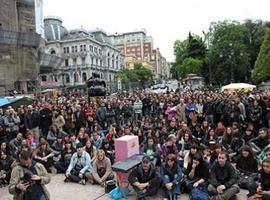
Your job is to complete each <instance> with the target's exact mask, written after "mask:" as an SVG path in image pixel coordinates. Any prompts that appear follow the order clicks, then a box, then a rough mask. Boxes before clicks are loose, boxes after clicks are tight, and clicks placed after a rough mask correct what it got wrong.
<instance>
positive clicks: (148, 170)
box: [128, 155, 162, 200]
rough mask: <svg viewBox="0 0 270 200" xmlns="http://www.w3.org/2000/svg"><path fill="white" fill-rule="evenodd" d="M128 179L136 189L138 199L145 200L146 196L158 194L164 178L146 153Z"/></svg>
mask: <svg viewBox="0 0 270 200" xmlns="http://www.w3.org/2000/svg"><path fill="white" fill-rule="evenodd" d="M128 181H129V183H130V184H131V185H132V187H133V189H134V190H135V192H136V194H137V197H138V199H139V200H144V199H145V197H146V196H154V195H155V194H157V192H158V189H159V187H160V184H161V181H162V179H161V177H160V175H159V173H158V170H157V168H155V167H154V166H153V165H152V164H151V159H150V157H149V156H147V155H145V156H143V158H142V164H141V165H140V166H139V167H137V168H135V169H134V170H132V172H131V173H130V175H129V177H128Z"/></svg>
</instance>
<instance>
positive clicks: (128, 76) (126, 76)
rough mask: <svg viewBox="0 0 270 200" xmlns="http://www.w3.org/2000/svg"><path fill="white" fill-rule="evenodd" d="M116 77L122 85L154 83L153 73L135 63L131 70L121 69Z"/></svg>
mask: <svg viewBox="0 0 270 200" xmlns="http://www.w3.org/2000/svg"><path fill="white" fill-rule="evenodd" d="M118 77H119V78H120V79H121V80H122V82H123V83H128V82H140V83H141V84H142V85H145V84H147V83H148V84H152V83H153V82H154V74H153V72H152V71H151V70H150V69H148V68H146V67H144V66H143V65H142V64H141V63H135V64H134V68H133V69H122V70H121V71H120V72H119V73H118Z"/></svg>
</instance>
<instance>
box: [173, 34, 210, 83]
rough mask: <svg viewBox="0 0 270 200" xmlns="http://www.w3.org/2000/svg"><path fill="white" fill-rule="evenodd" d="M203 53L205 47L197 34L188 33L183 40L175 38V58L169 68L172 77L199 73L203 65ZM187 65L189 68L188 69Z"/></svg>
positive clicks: (177, 77)
mask: <svg viewBox="0 0 270 200" xmlns="http://www.w3.org/2000/svg"><path fill="white" fill-rule="evenodd" d="M205 54H206V47H205V45H204V42H203V41H202V38H201V37H199V36H198V35H191V34H189V37H188V38H187V39H185V40H184V41H180V40H176V41H175V43H174V55H175V58H176V59H175V63H174V64H173V65H172V68H171V73H172V76H173V78H176V79H179V78H180V77H181V78H184V76H185V75H186V74H188V73H200V72H201V71H202V69H201V68H202V67H203V66H204V64H203V63H204V58H205ZM189 67H191V68H190V69H189ZM198 67H199V68H200V69H198Z"/></svg>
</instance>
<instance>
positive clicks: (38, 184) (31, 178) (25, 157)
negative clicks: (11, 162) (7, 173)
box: [9, 150, 51, 200]
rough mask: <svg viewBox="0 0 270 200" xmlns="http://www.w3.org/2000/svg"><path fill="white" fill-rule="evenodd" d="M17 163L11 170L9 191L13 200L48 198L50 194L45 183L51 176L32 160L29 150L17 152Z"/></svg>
mask: <svg viewBox="0 0 270 200" xmlns="http://www.w3.org/2000/svg"><path fill="white" fill-rule="evenodd" d="M18 161H19V164H18V165H17V166H16V167H14V168H13V170H12V172H11V178H10V184H9V193H10V194H12V195H13V196H14V198H13V199H14V200H49V199H50V195H49V192H48V190H47V189H46V187H45V185H46V184H48V183H49V182H50V181H51V178H50V176H49V174H48V172H47V171H46V169H45V167H44V166H43V165H42V164H40V163H37V162H35V161H33V160H32V153H31V151H29V150H22V151H21V152H20V153H19V154H18Z"/></svg>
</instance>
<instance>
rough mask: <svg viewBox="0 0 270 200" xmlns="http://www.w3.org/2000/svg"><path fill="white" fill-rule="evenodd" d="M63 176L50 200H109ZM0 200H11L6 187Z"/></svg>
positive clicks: (55, 180) (93, 188) (240, 198)
mask: <svg viewBox="0 0 270 200" xmlns="http://www.w3.org/2000/svg"><path fill="white" fill-rule="evenodd" d="M63 180H64V175H62V174H58V175H53V176H52V180H51V183H50V184H48V185H47V188H48V190H49V192H50V194H51V200H109V199H111V198H110V197H109V196H108V195H104V196H102V195H103V194H104V188H103V187H100V186H98V185H90V184H86V185H79V184H75V183H64V181H63ZM245 194H246V191H243V190H241V193H240V194H239V195H238V198H237V199H238V200H244V199H246V197H245ZM127 199H128V200H136V197H135V194H134V192H131V194H130V195H129V196H128V197H127ZM155 199H157V200H162V199H163V198H162V196H161V195H160V194H157V196H155V197H151V198H147V200H155ZM188 199H189V198H188V195H181V196H180V197H179V198H178V200H188ZM0 200H12V196H11V195H10V194H9V193H8V189H7V187H5V188H1V189H0Z"/></svg>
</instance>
